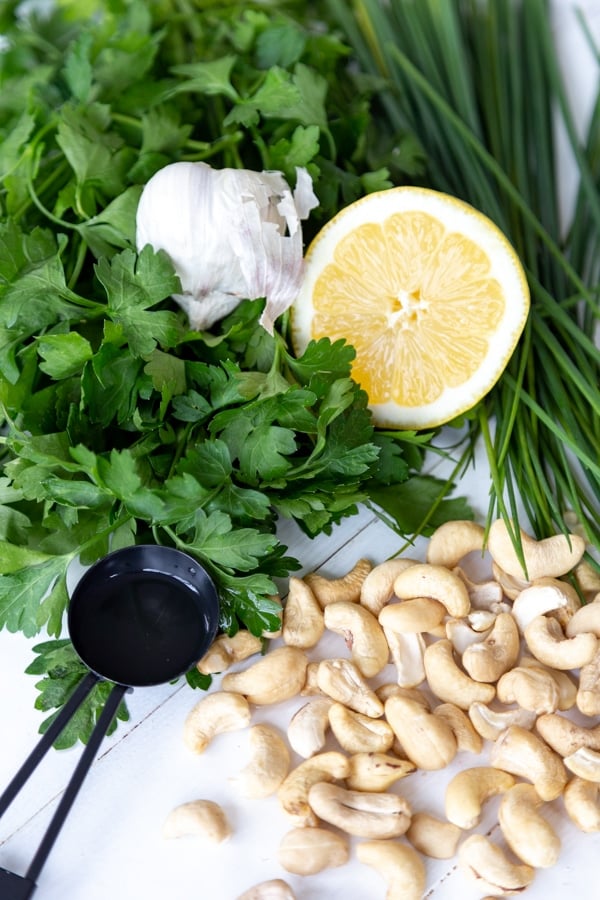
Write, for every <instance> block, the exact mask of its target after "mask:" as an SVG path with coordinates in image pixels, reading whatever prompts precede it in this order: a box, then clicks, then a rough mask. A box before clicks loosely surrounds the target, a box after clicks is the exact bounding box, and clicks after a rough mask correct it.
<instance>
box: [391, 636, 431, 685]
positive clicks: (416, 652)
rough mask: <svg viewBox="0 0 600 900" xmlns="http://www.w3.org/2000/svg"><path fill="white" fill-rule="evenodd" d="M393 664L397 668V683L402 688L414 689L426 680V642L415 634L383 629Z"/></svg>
mask: <svg viewBox="0 0 600 900" xmlns="http://www.w3.org/2000/svg"><path fill="white" fill-rule="evenodd" d="M383 631H384V634H385V637H386V640H387V643H388V647H389V648H390V655H391V657H392V662H393V663H394V666H395V668H396V681H397V683H398V685H399V686H400V687H404V688H413V687H416V686H417V685H418V684H421V683H422V682H423V681H424V680H425V666H424V663H423V659H424V656H425V641H424V640H423V635H421V634H416V633H415V632H407V633H406V634H403V633H402V632H400V631H391V630H390V629H389V628H384V629H383Z"/></svg>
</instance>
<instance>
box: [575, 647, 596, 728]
mask: <svg viewBox="0 0 600 900" xmlns="http://www.w3.org/2000/svg"><path fill="white" fill-rule="evenodd" d="M576 703H577V709H578V710H579V711H580V712H582V713H583V714H584V715H585V716H597V715H600V649H598V650H597V651H596V653H595V654H594V657H593V659H592V660H590V662H589V663H588V664H587V665H585V666H583V667H582V669H581V671H580V673H579V685H578V688H577V696H576Z"/></svg>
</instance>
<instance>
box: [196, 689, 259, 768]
mask: <svg viewBox="0 0 600 900" xmlns="http://www.w3.org/2000/svg"><path fill="white" fill-rule="evenodd" d="M250 717H251V713H250V706H249V704H248V701H247V700H246V698H245V697H243V696H242V695H241V694H234V693H230V692H225V691H215V692H214V693H213V694H206V695H205V696H204V697H203V698H202V700H199V701H198V703H196V705H195V706H194V707H193V708H192V709H191V711H190V712H189V713H188V715H187V718H186V720H185V723H184V726H183V740H184V743H185V745H186V746H187V747H188V748H189V749H190V750H192V751H193V752H194V753H203V752H204V750H206V748H207V747H208V745H209V743H210V741H211V740H212V739H213V738H214V737H215V736H216V735H217V734H222V733H223V732H225V731H238V730H239V729H241V728H245V727H246V726H247V725H249V724H250Z"/></svg>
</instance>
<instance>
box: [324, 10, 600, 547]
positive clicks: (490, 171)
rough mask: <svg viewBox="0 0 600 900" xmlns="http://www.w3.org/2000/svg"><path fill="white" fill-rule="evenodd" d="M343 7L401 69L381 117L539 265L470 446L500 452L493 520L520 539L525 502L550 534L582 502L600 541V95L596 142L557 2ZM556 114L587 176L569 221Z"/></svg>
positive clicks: (524, 257) (374, 47)
mask: <svg viewBox="0 0 600 900" xmlns="http://www.w3.org/2000/svg"><path fill="white" fill-rule="evenodd" d="M329 5H330V9H331V10H332V12H333V13H334V15H335V18H336V20H337V21H338V22H339V25H340V27H341V28H342V29H343V31H344V32H345V35H346V37H347V40H348V41H349V43H350V44H351V45H352V47H353V48H354V51H355V53H356V56H357V57H358V60H359V62H360V64H361V65H362V66H363V67H364V69H365V70H366V71H368V72H371V73H373V74H378V75H380V76H382V77H383V78H384V79H385V81H386V88H385V89H384V90H383V91H382V92H381V95H380V98H379V99H380V106H379V113H378V119H377V122H376V123H375V124H376V127H377V128H378V129H379V130H380V131H381V132H382V133H384V134H385V133H386V132H387V133H388V134H389V135H391V136H392V137H393V136H394V135H395V134H397V133H398V131H399V130H404V131H406V130H410V131H412V133H413V134H414V135H415V136H416V138H417V139H418V141H419V142H420V144H421V147H422V149H423V151H424V154H425V158H426V171H425V175H424V182H425V184H426V185H427V186H429V187H432V188H434V189H437V190H442V191H446V192H447V193H451V194H454V195H455V196H457V197H460V198H461V199H463V200H465V201H467V202H468V203H471V204H472V205H474V206H475V207H477V208H478V209H480V210H481V211H482V212H483V213H484V214H486V215H488V216H489V217H490V218H491V219H492V220H493V221H495V222H496V224H497V225H498V226H499V227H500V228H501V229H502V230H503V231H504V233H505V234H506V235H507V237H508V239H509V240H510V241H511V243H512V244H513V246H514V247H515V249H516V251H517V253H518V254H519V256H520V258H521V261H522V263H523V266H524V268H525V271H526V273H527V278H528V282H529V287H530V292H531V312H530V316H529V320H528V323H527V327H526V329H525V331H524V333H523V336H522V338H521V340H520V342H519V345H518V346H517V348H516V350H515V352H514V354H513V357H512V359H511V360H510V362H509V364H508V366H507V367H506V369H505V372H504V373H503V375H502V376H501V378H500V379H499V381H498V382H497V384H496V385H495V386H494V388H493V389H492V390H491V391H490V393H489V394H488V396H487V397H485V398H483V400H481V401H480V403H479V404H478V405H477V407H476V408H475V409H474V410H473V418H472V422H471V427H470V428H469V431H468V434H467V436H466V437H465V438H464V441H465V442H466V443H467V444H468V445H469V453H468V454H467V455H465V456H463V459H466V458H467V457H468V456H470V458H472V454H473V446H474V444H475V443H476V442H477V441H478V440H479V441H482V442H483V445H484V447H485V451H486V454H487V457H488V460H489V464H490V473H491V482H492V489H491V494H490V502H489V508H488V515H487V519H488V524H489V522H490V521H491V518H492V517H493V516H494V515H498V514H499V515H501V516H502V517H503V518H504V519H505V520H506V521H507V524H508V523H510V526H509V527H510V529H511V533H512V535H513V540H514V541H515V542H516V544H518V527H517V526H518V516H519V512H520V510H521V509H522V510H524V511H525V516H526V518H527V519H528V520H529V523H530V524H531V528H532V529H533V531H534V533H535V534H536V536H538V537H543V536H546V535H547V534H550V533H552V532H554V531H556V530H557V529H558V530H561V531H564V532H568V523H569V522H570V518H569V516H568V515H566V514H567V512H569V511H570V512H572V513H573V514H574V515H575V516H576V517H577V518H578V519H579V520H580V522H581V523H582V527H583V528H584V531H585V534H586V535H587V537H588V540H589V541H590V542H591V544H592V547H595V548H596V549H600V528H599V526H598V524H597V521H596V520H597V518H598V510H599V509H600V464H599V462H598V458H599V457H598V447H599V445H600V348H599V347H598V333H599V325H598V321H599V319H600V94H599V95H598V96H597V98H596V102H595V103H594V105H593V110H592V114H591V117H590V122H589V127H588V130H587V134H586V135H585V137H584V139H583V140H581V139H580V138H579V137H578V135H577V133H576V128H575V124H574V116H573V112H572V110H571V109H570V107H569V101H568V95H567V91H566V89H565V83H564V79H563V75H562V72H561V67H560V65H559V62H558V58H557V54H556V50H555V46H554V39H553V34H552V30H551V24H550V22H551V17H550V7H549V3H548V2H547V0H387V2H386V3H385V4H382V3H381V2H380V0H354V3H353V4H352V5H351V6H349V5H348V4H345V3H342V2H341V0H330V3H329ZM579 18H580V22H581V27H582V29H583V32H584V34H585V35H586V37H587V40H588V42H589V45H590V47H591V49H592V52H593V54H595V58H596V59H597V61H598V66H599V68H600V49H599V48H598V47H597V46H595V45H594V43H593V40H592V37H591V34H590V31H589V28H588V27H587V26H586V23H585V18H584V16H583V14H582V13H579ZM557 121H560V122H561V123H562V125H563V127H564V131H565V133H566V135H567V139H568V143H569V146H570V148H571V151H572V154H573V159H574V162H575V165H576V167H577V172H578V176H579V184H578V190H577V195H576V198H575V204H574V212H573V216H572V220H571V221H570V222H567V223H565V221H564V213H563V211H562V209H561V200H560V192H559V187H560V181H559V179H560V174H561V173H560V172H559V171H558V167H557V145H556V125H557Z"/></svg>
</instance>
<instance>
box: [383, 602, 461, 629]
mask: <svg viewBox="0 0 600 900" xmlns="http://www.w3.org/2000/svg"><path fill="white" fill-rule="evenodd" d="M445 615H446V607H445V606H444V605H443V604H442V603H440V602H439V600H434V599H433V598H432V597H415V598H414V599H413V600H402V601H401V602H400V603H390V604H388V606H384V607H383V609H382V610H381V612H380V613H379V624H380V625H382V626H383V628H386V629H389V630H390V631H402V632H408V631H413V632H416V633H418V634H421V633H422V632H424V631H431V630H432V629H434V628H436V627H437V626H438V625H439V624H440V622H441V621H442V619H443V618H444V616H445Z"/></svg>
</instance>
